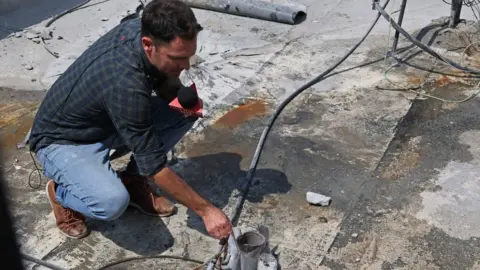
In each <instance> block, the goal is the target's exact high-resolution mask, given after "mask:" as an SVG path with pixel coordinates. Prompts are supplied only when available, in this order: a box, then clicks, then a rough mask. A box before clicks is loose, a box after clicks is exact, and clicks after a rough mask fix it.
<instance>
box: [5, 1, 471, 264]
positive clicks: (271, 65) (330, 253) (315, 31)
mask: <svg viewBox="0 0 480 270" xmlns="http://www.w3.org/2000/svg"><path fill="white" fill-rule="evenodd" d="M44 2H45V3H44V5H38V6H35V7H31V8H27V9H22V10H18V11H16V12H12V13H9V14H4V15H1V16H0V19H2V20H4V21H5V23H2V25H6V26H8V29H23V28H25V27H27V28H29V27H34V26H36V25H37V24H40V23H41V24H44V23H45V20H46V19H47V17H48V16H49V14H50V15H51V14H53V13H59V10H62V9H65V8H68V7H70V6H73V5H75V4H77V3H78V2H80V1H74V0H72V1H64V2H62V3H63V4H62V6H49V5H48V4H46V2H47V1H44ZM299 2H301V3H303V4H305V5H307V7H308V17H307V20H306V21H305V22H303V23H302V24H300V25H297V26H290V25H282V24H277V23H271V22H265V21H258V20H253V19H248V18H240V17H234V16H231V15H226V14H219V13H213V12H207V11H203V10H195V13H196V14H197V16H198V19H199V20H200V22H201V23H202V24H203V25H204V27H205V29H206V30H205V32H203V33H202V35H201V37H200V40H199V44H200V46H199V50H198V56H199V57H201V58H202V59H203V60H204V61H203V62H202V63H200V64H199V65H198V66H197V67H195V68H193V69H192V70H191V71H190V74H191V76H192V78H193V80H194V81H195V82H196V83H197V86H198V88H199V89H200V93H201V95H202V98H204V100H205V103H206V105H207V108H206V111H207V113H208V117H207V118H206V119H205V120H204V121H202V122H201V123H200V124H199V125H198V126H196V128H195V130H193V131H192V132H191V133H190V134H189V135H188V136H187V137H186V138H185V139H184V140H183V141H182V142H181V143H180V144H179V145H178V146H177V152H178V154H179V156H180V157H181V158H183V160H182V162H180V163H179V164H178V165H177V166H176V169H177V170H178V172H179V173H181V174H182V175H183V176H184V178H185V179H186V180H187V181H188V182H189V183H190V184H191V185H192V186H193V187H194V188H195V189H196V190H197V191H198V192H199V193H201V194H202V195H203V196H205V197H207V198H208V199H210V200H211V201H212V202H213V203H214V204H216V205H217V206H219V207H221V208H223V209H224V210H225V211H226V212H227V213H230V212H231V211H232V208H233V206H234V204H235V200H236V195H237V193H238V190H237V188H238V181H239V180H240V179H241V178H242V177H244V176H245V173H246V170H247V169H248V167H249V164H250V161H251V158H252V155H253V152H254V151H255V147H256V143H257V140H258V138H259V137H260V134H261V132H262V130H263V127H264V124H265V123H266V121H267V119H268V116H269V115H270V113H271V112H272V111H273V110H274V109H275V108H276V106H277V105H278V104H279V103H280V102H281V101H282V100H283V99H284V98H285V97H286V96H287V95H289V94H290V93H292V92H293V90H294V89H295V88H296V87H298V86H300V85H302V84H304V83H305V82H307V81H308V80H309V79H310V78H312V77H314V76H316V75H317V74H319V73H320V72H321V71H323V70H325V69H326V68H327V67H328V66H330V65H331V64H332V63H333V62H335V61H336V60H337V59H338V57H340V56H341V55H343V54H344V53H345V52H346V51H347V50H348V49H349V48H350V47H351V46H353V44H354V43H355V42H356V41H357V40H358V38H360V37H361V36H362V35H363V33H364V31H365V30H366V28H367V27H368V25H369V24H370V21H371V20H372V19H373V16H374V14H375V13H374V12H373V11H372V10H371V6H370V4H369V3H367V4H366V3H365V2H364V1H354V0H339V1H334V2H324V1H308V0H302V1H299ZM397 2H399V1H397ZM411 2H412V3H410V2H409V3H408V10H407V13H406V14H407V15H406V18H405V21H404V25H405V28H406V29H408V30H409V31H410V32H413V31H415V30H419V28H420V27H423V26H426V25H428V24H429V23H430V21H431V20H432V19H438V17H439V14H442V15H448V14H449V10H448V8H449V7H448V6H447V5H445V4H443V3H442V2H440V1H433V0H431V1H421V2H420V1H418V2H417V1H415V2H414V1H411ZM50 5H52V4H51V3H50ZM136 5H137V3H136V2H134V1H126V0H116V1H114V0H112V1H106V2H105V1H92V5H91V6H89V7H86V8H84V9H81V10H79V11H76V12H74V13H71V14H68V15H67V16H65V17H63V18H61V19H60V20H59V21H58V22H57V23H56V24H54V26H55V30H54V31H53V37H54V38H53V39H52V40H48V41H47V42H48V45H49V48H51V49H52V50H54V51H55V52H58V53H59V55H60V57H59V58H58V59H57V58H54V57H53V56H51V55H50V54H48V52H46V51H45V50H44V49H43V47H41V45H38V44H36V43H34V42H32V41H31V40H29V39H25V38H24V37H23V35H24V34H22V35H21V37H18V35H16V34H15V33H13V35H10V36H9V34H10V33H9V32H7V33H5V35H4V36H2V38H3V39H2V40H0V44H1V45H3V53H2V54H1V58H0V59H1V61H2V66H1V67H0V69H1V72H0V83H1V86H2V87H3V88H2V90H1V91H0V111H1V112H2V113H1V119H0V128H1V130H0V131H1V134H2V138H3V140H2V147H3V149H5V151H6V153H7V155H6V159H5V163H4V165H3V168H2V169H3V170H4V172H5V174H6V178H7V184H8V187H9V190H10V194H9V199H10V201H11V202H12V213H13V216H14V219H15V228H16V232H17V235H18V239H19V242H20V243H21V247H22V250H23V251H25V252H27V253H28V254H31V255H33V256H35V257H38V258H43V259H45V260H47V261H49V262H52V263H56V264H58V265H60V266H63V267H66V268H69V269H96V268H98V267H101V266H103V265H105V264H107V263H110V262H113V261H116V260H120V259H123V258H126V257H130V256H133V255H141V256H153V255H159V254H164V255H178V256H186V257H189V258H194V259H200V260H204V259H205V258H208V257H209V256H210V255H212V253H213V252H214V251H215V250H216V245H217V242H216V241H215V240H213V239H211V238H210V237H208V236H207V235H206V233H205V229H204V227H203V223H202V221H201V219H200V218H199V217H198V216H196V215H194V214H193V213H191V212H190V211H189V210H187V209H185V208H183V207H180V210H179V213H178V214H177V215H175V216H172V217H170V218H162V219H160V218H151V217H145V216H143V215H141V214H140V213H138V212H136V211H135V210H130V209H129V210H128V211H127V212H126V213H125V214H124V215H123V216H122V217H121V218H120V219H119V220H116V221H113V222H98V221H89V226H90V227H91V228H92V230H93V232H92V234H91V235H90V236H89V237H87V238H85V239H82V240H71V239H67V238H65V237H63V235H61V234H60V233H59V232H58V230H57V229H56V228H55V224H54V219H53V216H52V213H51V210H50V207H49V205H48V202H47V200H46V197H45V193H44V190H43V186H44V184H45V179H43V180H42V182H39V179H38V174H37V173H36V172H35V171H33V173H32V170H33V169H34V165H33V163H32V160H31V157H30V155H29V152H28V151H27V150H25V149H21V150H17V149H15V144H16V143H18V142H19V141H21V140H22V139H23V136H24V135H25V134H26V132H27V131H28V129H29V127H30V124H31V121H32V118H33V116H34V114H35V106H36V105H38V103H39V102H40V101H41V98H42V96H43V95H44V91H42V90H44V89H48V86H49V85H51V83H52V82H53V81H54V80H55V78H56V76H58V74H60V73H61V72H62V71H63V70H64V69H65V68H66V67H68V65H69V63H71V62H72V61H73V60H74V59H75V58H76V57H77V56H78V55H79V54H80V53H81V52H82V51H83V50H84V49H85V48H86V47H87V46H88V44H90V43H91V42H92V41H94V40H95V39H96V38H98V37H99V36H100V35H102V33H105V31H106V30H108V29H109V28H111V27H113V26H114V25H115V24H116V23H118V21H119V19H120V18H121V17H122V16H121V14H122V13H123V14H126V13H125V12H126V10H127V9H130V10H133V9H134V8H135V6H136ZM398 5H399V3H396V5H395V8H392V9H391V10H392V11H395V9H396V8H398ZM426 11H428V12H426ZM52 12H53V13H52ZM468 12H469V11H468V10H465V12H464V16H463V17H465V18H467V19H470V18H471V17H472V16H471V14H470V13H468ZM19 14H23V17H28V20H26V19H25V21H22V18H23V17H22V18H21V17H18V15H19ZM26 14H27V15H28V14H30V15H31V14H36V15H37V16H36V17H35V16H26ZM86 16H93V19H90V20H85V19H84V18H86ZM105 18H107V19H108V20H106V19H105ZM225 21H228V22H229V23H225ZM7 22H8V23H7ZM2 29H3V28H2ZM5 29H7V28H5ZM435 31H436V30H435V29H432V30H431V31H428V32H427V33H426V34H425V35H422V40H423V41H425V42H427V41H428V40H429V39H430V38H431V36H432V35H433V33H435ZM17 33H18V32H17ZM22 33H23V32H22ZM58 36H61V37H62V38H61V39H58ZM387 39H388V26H387V24H386V22H385V21H384V20H381V21H380V23H379V24H378V26H377V27H376V28H375V30H374V31H373V33H372V35H371V36H370V37H369V38H368V39H367V40H366V42H365V44H364V45H362V46H361V47H360V48H359V49H358V51H357V52H355V53H354V54H353V55H352V57H350V58H349V59H348V60H347V61H346V62H345V63H344V64H343V65H342V67H343V68H346V67H352V66H355V65H357V64H359V63H364V62H368V61H371V60H373V59H377V58H379V57H380V58H382V56H383V54H384V52H385V47H386V45H387ZM405 45H408V43H406V42H404V41H402V42H401V44H400V46H405ZM437 45H438V44H437ZM460 46H464V47H465V46H467V44H463V45H462V44H461V45H460ZM452 57H456V58H455V59H457V60H458V61H459V59H460V58H459V57H458V53H456V54H455V53H453V54H452ZM474 60H475V59H474ZM414 61H416V62H418V63H420V64H424V65H427V66H429V67H431V66H433V65H435V63H433V62H434V61H432V59H431V58H429V57H427V56H425V55H420V56H419V57H416V58H415V60H414ZM432 63H433V64H432ZM388 64H391V62H388ZM470 64H472V65H473V64H474V63H470ZM27 65H29V66H30V67H32V68H33V69H30V68H29V69H27V68H26V67H27ZM438 66H442V65H438ZM438 66H437V67H438ZM342 67H341V68H342ZM387 67H388V66H387ZM384 70H385V66H384V63H383V61H380V62H378V63H377V64H375V65H371V66H368V67H365V68H362V69H355V70H352V71H349V72H345V73H342V74H339V75H337V76H335V77H332V78H329V79H327V80H325V81H323V82H322V83H320V84H317V85H316V86H314V87H312V88H311V89H309V90H307V91H306V92H304V93H303V94H301V95H300V96H299V97H298V98H297V99H296V100H294V101H293V102H292V103H291V104H289V105H288V106H287V108H286V109H285V110H284V112H283V113H282V115H281V116H280V117H279V119H278V120H277V122H276V124H275V126H274V128H273V130H272V132H271V134H270V136H269V138H268V140H267V143H266V146H265V148H264V151H263V153H262V156H261V160H260V164H259V166H258V171H257V173H256V175H255V179H254V182H253V186H252V188H251V190H250V193H249V195H248V197H247V201H246V204H245V207H244V209H243V212H242V215H241V218H240V226H241V227H242V228H244V229H246V228H250V227H253V226H255V225H257V224H264V225H266V226H268V227H269V229H270V231H271V235H272V241H271V246H272V247H275V246H276V247H277V248H276V252H277V253H278V258H279V261H280V264H281V266H282V269H382V270H383V269H479V268H480V262H479V261H480V258H479V256H478V254H479V252H478V251H479V248H480V243H479V240H478V237H480V235H479V234H480V231H479V230H478V229H477V226H475V225H476V224H477V223H478V222H477V221H478V217H477V215H475V210H476V209H477V208H478V206H479V205H480V202H479V201H480V200H479V195H478V194H477V193H478V192H476V191H477V190H479V189H480V188H479V186H478V183H477V181H476V179H477V178H478V174H479V171H478V169H476V168H477V166H476V165H477V164H478V163H479V162H480V155H479V151H478V148H479V144H478V142H479V141H478V133H479V131H480V127H477V126H478V125H477V124H476V121H475V120H476V118H477V117H476V116H477V114H478V112H479V110H480V109H478V102H479V100H478V98H474V99H471V100H469V101H467V102H463V103H447V102H441V101H438V100H435V99H424V98H419V96H416V95H415V94H414V93H410V92H406V91H387V90H385V89H387V88H388V89H390V90H392V88H399V87H398V85H401V86H403V87H405V86H410V87H413V86H418V85H421V90H422V91H426V92H427V93H430V94H434V95H437V96H441V97H443V98H448V99H457V100H458V99H462V98H464V97H465V96H467V95H470V94H472V90H474V89H475V88H474V86H475V81H472V80H465V79H453V78H451V77H448V78H446V77H442V76H440V75H435V74H430V73H428V72H423V71H418V70H414V69H411V68H405V67H399V68H394V69H393V70H391V71H390V72H389V73H388V74H387V75H388V76H387V79H389V80H390V81H391V82H392V83H393V85H392V83H388V82H387V81H386V80H385V78H384V74H383V73H384ZM449 71H450V72H453V71H452V70H451V69H449ZM400 88H401V87H400ZM382 89H383V90H382ZM420 97H421V96H420ZM122 165H123V163H122V159H120V160H117V161H115V162H114V166H122ZM29 179H30V185H31V186H32V187H29ZM307 191H314V192H319V193H322V194H325V195H328V196H331V197H332V198H333V203H332V205H331V206H329V207H317V206H311V205H309V204H308V203H307V202H306V200H305V193H306V192H307ZM26 266H27V267H28V268H29V269H42V267H39V266H38V265H34V264H32V263H26ZM194 266H195V264H191V263H184V262H179V261H173V260H160V259H157V260H145V261H133V262H127V263H123V264H121V265H119V268H117V269H149V268H158V269H191V268H192V267H194Z"/></svg>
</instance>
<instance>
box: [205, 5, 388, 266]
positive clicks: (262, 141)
mask: <svg viewBox="0 0 480 270" xmlns="http://www.w3.org/2000/svg"><path fill="white" fill-rule="evenodd" d="M389 2H390V0H387V1H386V3H385V4H384V7H386V6H387V5H388V3H389ZM378 19H380V13H377V16H376V18H375V20H374V21H373V23H372V25H371V26H370V28H369V29H368V31H367V32H366V33H365V35H364V36H363V37H362V38H361V39H360V41H358V42H357V43H356V44H355V45H354V46H353V47H352V48H351V49H350V50H349V51H348V52H347V53H346V54H345V55H344V56H343V57H342V58H341V59H340V60H338V61H337V62H336V63H335V64H334V65H332V66H331V67H330V68H328V69H327V70H326V71H324V72H323V73H321V74H320V75H318V76H317V77H315V78H314V79H312V80H311V81H309V82H308V83H306V84H305V85H303V86H301V87H300V88H298V89H297V90H295V91H294V92H293V93H292V94H290V95H289V96H288V97H287V98H286V99H285V100H284V101H283V102H282V103H281V104H280V106H279V107H278V108H277V109H276V110H275V112H274V113H273V115H272V116H271V117H270V119H269V121H268V124H267V126H266V127H265V129H264V130H263V133H262V135H261V137H260V140H259V142H258V144H257V148H256V150H255V153H254V155H253V159H252V162H251V164H250V168H249V169H248V172H247V176H246V178H245V182H244V184H243V187H242V188H241V191H240V195H239V196H238V198H237V202H236V204H235V208H234V210H233V214H232V218H231V222H232V225H233V226H235V224H236V223H237V222H238V219H239V217H240V213H241V210H242V208H243V204H244V202H245V198H246V196H247V194H248V191H249V187H250V184H251V182H252V178H253V176H254V174H255V170H256V168H257V165H258V161H259V159H260V154H261V152H262V150H263V147H264V145H265V141H266V139H267V136H268V134H269V132H270V130H271V129H272V127H273V124H274V123H275V120H276V119H277V117H278V116H279V115H280V113H281V112H282V111H283V109H284V108H285V107H286V106H287V105H288V104H289V103H290V102H291V101H292V100H293V99H294V98H295V97H297V96H298V95H299V94H300V93H302V92H303V91H305V90H306V89H308V88H310V87H311V86H313V85H315V84H317V83H319V82H320V81H322V80H324V79H325V78H326V75H328V73H330V72H331V71H333V70H334V69H335V68H337V67H338V66H339V65H340V64H342V63H343V62H344V61H345V60H346V59H347V58H348V57H349V56H350V55H351V54H352V53H353V52H354V51H355V50H356V49H357V48H358V47H359V46H360V45H361V44H362V43H363V41H365V39H366V38H367V36H368V35H369V34H370V32H371V31H372V29H373V28H374V27H375V25H376V24H377V22H378ZM222 248H223V246H222V245H221V244H220V247H219V250H221V249H222ZM214 264H216V262H215V261H211V262H210V263H209V268H208V269H212V265H214Z"/></svg>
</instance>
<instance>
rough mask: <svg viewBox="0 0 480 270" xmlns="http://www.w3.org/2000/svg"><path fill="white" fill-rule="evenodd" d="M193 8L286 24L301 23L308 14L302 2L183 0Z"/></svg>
mask: <svg viewBox="0 0 480 270" xmlns="http://www.w3.org/2000/svg"><path fill="white" fill-rule="evenodd" d="M182 1H183V2H184V3H186V4H188V5H189V6H190V7H192V8H198V9H205V10H211V11H216V12H221V13H227V14H232V15H238V16H243V17H249V18H255V19H261V20H266V21H273V22H279V23H285V24H299V23H301V22H302V21H304V20H305V18H306V16H307V8H306V7H305V6H303V5H300V4H293V3H289V4H284V5H278V4H274V3H269V2H264V1H255V0H243V1H242V0H182Z"/></svg>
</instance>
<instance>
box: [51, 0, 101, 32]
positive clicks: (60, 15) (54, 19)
mask: <svg viewBox="0 0 480 270" xmlns="http://www.w3.org/2000/svg"><path fill="white" fill-rule="evenodd" d="M91 1H92V0H86V1H85V2H83V3H80V4H78V5H76V6H74V7H72V8H70V9H67V10H65V11H64V12H62V13H60V14H57V15H55V16H54V17H53V18H52V19H50V21H48V22H47V24H45V27H49V26H50V25H52V23H54V22H55V21H56V20H58V19H60V18H61V17H63V16H65V15H67V14H68V13H71V12H74V11H75V10H77V9H79V8H81V7H83V6H85V5H86V4H88V3H90V2H91Z"/></svg>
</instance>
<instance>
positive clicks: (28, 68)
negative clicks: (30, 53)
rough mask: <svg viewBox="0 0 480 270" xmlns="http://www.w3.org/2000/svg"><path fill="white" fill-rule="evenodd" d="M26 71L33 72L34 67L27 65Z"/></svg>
mask: <svg viewBox="0 0 480 270" xmlns="http://www.w3.org/2000/svg"><path fill="white" fill-rule="evenodd" d="M25 69H26V70H32V69H33V67H32V66H30V65H28V64H27V65H25Z"/></svg>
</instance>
